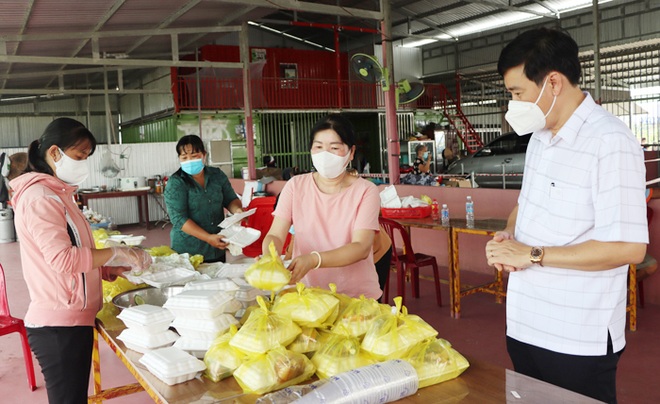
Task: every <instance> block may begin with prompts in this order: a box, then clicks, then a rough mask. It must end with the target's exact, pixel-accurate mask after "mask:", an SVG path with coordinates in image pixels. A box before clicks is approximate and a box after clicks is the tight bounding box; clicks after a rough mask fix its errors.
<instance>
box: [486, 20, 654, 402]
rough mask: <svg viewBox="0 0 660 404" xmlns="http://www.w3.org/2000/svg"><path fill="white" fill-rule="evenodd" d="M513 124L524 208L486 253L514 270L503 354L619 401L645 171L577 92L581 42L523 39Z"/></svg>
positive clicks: (633, 150) (513, 84)
mask: <svg viewBox="0 0 660 404" xmlns="http://www.w3.org/2000/svg"><path fill="white" fill-rule="evenodd" d="M498 71H499V73H500V74H501V75H502V76H503V78H504V84H505V86H506V88H507V90H508V91H509V92H510V93H511V94H512V101H510V102H509V111H508V112H507V114H506V119H507V121H508V122H509V124H510V125H511V126H512V127H513V129H514V130H515V131H516V132H517V133H518V134H519V135H524V134H526V133H530V132H532V133H533V135H532V138H531V140H530V142H529V146H528V149H527V154H526V160H525V175H524V177H523V185H522V189H521V192H520V196H519V198H518V205H517V206H516V207H515V208H514V209H513V211H512V212H511V214H510V216H509V220H508V223H507V227H506V229H505V230H504V231H501V232H498V233H496V234H495V236H494V237H493V240H491V241H489V242H488V244H487V246H486V255H487V258H488V263H489V264H490V265H494V266H495V267H496V268H497V269H498V270H504V271H507V272H510V275H509V282H508V289H507V349H508V351H509V356H510V357H511V360H512V362H513V365H514V368H515V370H516V371H517V372H520V373H523V374H526V375H528V376H531V377H534V378H537V379H541V380H544V381H546V382H549V383H552V384H555V385H558V386H561V387H564V388H567V389H570V390H573V391H576V392H578V393H581V394H584V395H587V396H590V397H593V398H596V399H598V400H602V401H605V402H610V403H615V402H616V384H615V382H616V367H617V363H618V360H619V357H620V355H621V353H622V352H623V349H624V348H625V324H626V277H627V268H628V264H630V263H639V262H641V261H642V259H643V258H644V254H645V252H646V244H647V243H648V227H647V223H646V202H645V197H644V189H645V168H644V159H643V154H642V150H641V148H640V147H639V143H638V142H637V140H636V139H635V137H634V136H633V135H632V133H631V132H630V130H629V129H628V128H627V127H626V126H625V124H623V122H622V121H621V120H619V119H617V118H616V117H614V116H613V115H611V114H609V113H608V112H607V111H606V110H604V109H603V108H601V107H600V106H599V105H597V104H596V103H595V102H594V100H593V99H592V98H591V96H590V95H589V94H588V93H586V92H582V91H581V90H580V88H579V87H578V82H579V79H580V72H581V70H580V63H579V60H578V46H577V44H576V43H575V41H574V40H573V39H572V38H571V37H570V36H568V35H567V34H565V33H563V32H560V31H557V30H552V29H547V28H539V29H533V30H530V31H527V32H525V33H523V34H521V35H520V36H518V37H517V38H516V39H514V40H513V41H512V42H511V43H509V44H508V45H507V46H506V47H505V48H504V49H503V50H502V53H501V54H500V59H499V62H498Z"/></svg>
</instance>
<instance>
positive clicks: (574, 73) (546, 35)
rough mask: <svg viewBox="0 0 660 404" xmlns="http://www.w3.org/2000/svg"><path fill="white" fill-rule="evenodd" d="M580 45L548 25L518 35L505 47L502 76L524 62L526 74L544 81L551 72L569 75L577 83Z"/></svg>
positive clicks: (501, 66)
mask: <svg viewBox="0 0 660 404" xmlns="http://www.w3.org/2000/svg"><path fill="white" fill-rule="evenodd" d="M578 51H579V48H578V45H577V43H576V42H575V41H574V40H573V38H571V37H570V35H568V34H567V33H565V32H563V31H559V30H557V29H551V28H546V27H541V28H535V29H531V30H529V31H525V32H523V33H522V34H520V35H518V36H517V37H516V38H515V39H514V40H513V41H511V42H510V43H509V44H508V45H506V46H505V47H504V49H502V52H501V53H500V58H499V61H498V62H497V71H498V72H499V73H500V75H501V76H504V74H505V73H506V72H507V71H508V70H509V69H511V68H514V67H516V66H520V65H524V72H525V76H526V77H527V78H528V79H529V80H531V81H533V82H534V83H536V84H537V85H538V84H541V83H542V82H543V79H544V78H545V76H547V74H548V73H549V72H551V71H558V72H559V73H561V74H563V75H564V76H566V78H567V79H568V81H569V82H570V83H571V84H573V85H574V86H575V85H577V84H578V82H579V81H580V74H581V72H582V70H581V69H580V59H579V58H578Z"/></svg>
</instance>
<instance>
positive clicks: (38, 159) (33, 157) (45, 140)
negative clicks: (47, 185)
mask: <svg viewBox="0 0 660 404" xmlns="http://www.w3.org/2000/svg"><path fill="white" fill-rule="evenodd" d="M84 142H89V145H90V147H91V151H90V152H89V155H90V156H91V155H92V154H94V151H95V150H96V138H94V135H92V132H90V131H89V129H87V128H86V127H85V125H83V124H82V123H81V122H79V121H76V120H75V119H71V118H57V119H55V120H53V121H52V122H51V123H49V124H48V126H46V129H44V133H43V134H42V135H41V137H40V138H39V139H38V140H35V141H33V142H32V143H30V146H29V147H28V164H27V168H26V169H25V172H26V173H27V172H32V171H33V172H38V173H44V174H50V175H53V174H55V173H53V170H52V169H51V168H50V166H49V165H48V163H47V162H46V152H48V149H50V147H51V146H53V145H56V146H57V147H59V148H60V149H62V150H63V151H66V150H68V149H70V148H71V147H74V146H77V145H79V144H81V143H84Z"/></svg>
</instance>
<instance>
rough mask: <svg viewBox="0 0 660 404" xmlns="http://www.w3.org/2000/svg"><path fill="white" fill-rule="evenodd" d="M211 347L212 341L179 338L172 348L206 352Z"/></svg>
mask: <svg viewBox="0 0 660 404" xmlns="http://www.w3.org/2000/svg"><path fill="white" fill-rule="evenodd" d="M211 345H213V340H212V339H202V338H191V337H181V338H179V339H178V340H176V342H175V343H174V347H176V348H179V349H181V350H182V351H208V350H209V348H211Z"/></svg>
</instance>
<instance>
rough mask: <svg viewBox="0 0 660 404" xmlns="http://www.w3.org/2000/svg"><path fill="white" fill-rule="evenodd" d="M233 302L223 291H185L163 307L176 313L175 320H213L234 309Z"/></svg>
mask: <svg viewBox="0 0 660 404" xmlns="http://www.w3.org/2000/svg"><path fill="white" fill-rule="evenodd" d="M232 301H233V298H232V297H231V296H229V295H228V294H227V293H225V292H223V291H218V290H184V291H183V292H181V293H179V294H178V295H176V296H172V297H170V298H169V299H167V302H165V304H164V305H163V307H165V308H167V309H168V310H170V311H171V312H172V313H174V317H175V318H176V317H188V318H198V319H204V318H207V319H211V318H213V317H217V316H218V315H220V314H222V313H224V312H225V309H231V308H233V306H234V304H232ZM239 308H240V307H239ZM239 308H237V309H236V310H234V312H236V311H237V310H238V309H239Z"/></svg>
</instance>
